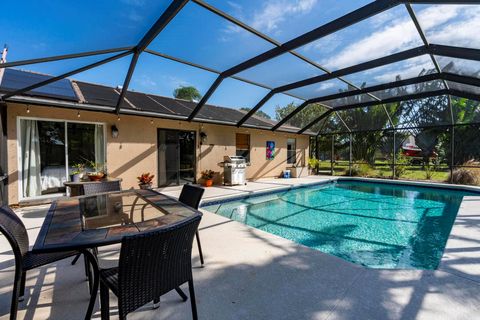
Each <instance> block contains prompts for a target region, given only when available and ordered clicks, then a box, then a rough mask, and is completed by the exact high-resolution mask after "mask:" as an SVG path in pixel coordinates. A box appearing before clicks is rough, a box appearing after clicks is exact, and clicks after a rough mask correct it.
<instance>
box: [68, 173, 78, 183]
mask: <svg viewBox="0 0 480 320" xmlns="http://www.w3.org/2000/svg"><path fill="white" fill-rule="evenodd" d="M70 181H72V182H80V173H76V174H71V175H70Z"/></svg>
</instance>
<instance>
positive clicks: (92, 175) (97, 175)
mask: <svg viewBox="0 0 480 320" xmlns="http://www.w3.org/2000/svg"><path fill="white" fill-rule="evenodd" d="M87 175H88V179H90V181H100V180H102V179H103V177H104V176H105V174H104V173H103V172H89V173H87Z"/></svg>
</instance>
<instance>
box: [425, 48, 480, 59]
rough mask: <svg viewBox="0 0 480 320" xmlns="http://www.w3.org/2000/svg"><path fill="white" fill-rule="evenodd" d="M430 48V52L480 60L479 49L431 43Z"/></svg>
mask: <svg viewBox="0 0 480 320" xmlns="http://www.w3.org/2000/svg"><path fill="white" fill-rule="evenodd" d="M428 49H429V53H431V54H434V55H438V56H444V57H450V58H458V59H466V60H474V61H480V50H479V49H473V48H463V47H454V46H445V45H440V44H430V45H429V46H428Z"/></svg>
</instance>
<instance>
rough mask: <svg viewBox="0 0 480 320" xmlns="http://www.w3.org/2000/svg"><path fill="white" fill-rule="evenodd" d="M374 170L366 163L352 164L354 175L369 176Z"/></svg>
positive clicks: (352, 174)
mask: <svg viewBox="0 0 480 320" xmlns="http://www.w3.org/2000/svg"><path fill="white" fill-rule="evenodd" d="M371 171H372V168H371V167H370V166H369V165H368V164H366V163H362V164H354V165H352V173H351V176H352V177H368V176H369V175H370V173H371Z"/></svg>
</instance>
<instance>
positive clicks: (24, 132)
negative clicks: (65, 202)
mask: <svg viewBox="0 0 480 320" xmlns="http://www.w3.org/2000/svg"><path fill="white" fill-rule="evenodd" d="M19 133H20V150H19V169H20V171H21V174H20V176H21V182H20V186H21V188H22V190H21V196H22V198H31V197H39V196H42V195H51V194H59V193H64V192H65V187H64V185H63V183H64V182H66V181H69V180H70V179H69V176H70V174H72V172H73V171H74V170H75V169H74V166H75V165H76V164H85V165H86V167H87V170H91V171H93V170H94V168H91V167H92V166H95V167H96V168H95V169H96V170H105V169H106V168H105V138H104V126H103V125H102V124H91V123H78V122H67V121H44V120H35V119H20V122H19Z"/></svg>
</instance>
